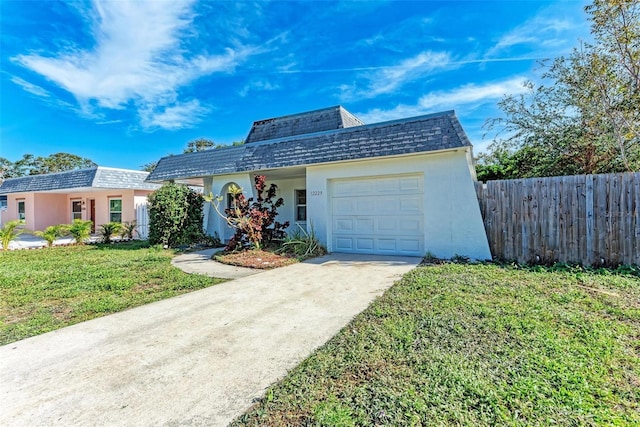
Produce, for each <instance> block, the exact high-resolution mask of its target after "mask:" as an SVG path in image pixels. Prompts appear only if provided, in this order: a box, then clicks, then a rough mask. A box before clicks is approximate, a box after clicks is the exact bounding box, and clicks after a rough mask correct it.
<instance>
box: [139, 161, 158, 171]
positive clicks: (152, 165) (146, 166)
mask: <svg viewBox="0 0 640 427" xmlns="http://www.w3.org/2000/svg"><path fill="white" fill-rule="evenodd" d="M156 166H158V162H157V161H155V162H149V163H145V164H144V165H142V166H140V170H143V171H145V172H153V170H154V169H155V168H156Z"/></svg>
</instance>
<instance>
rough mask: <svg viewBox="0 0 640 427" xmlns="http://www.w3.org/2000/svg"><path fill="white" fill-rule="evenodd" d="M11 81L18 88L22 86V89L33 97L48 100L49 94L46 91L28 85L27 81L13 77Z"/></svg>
mask: <svg viewBox="0 0 640 427" xmlns="http://www.w3.org/2000/svg"><path fill="white" fill-rule="evenodd" d="M11 81H12V82H14V83H15V84H17V85H18V86H22V89H24V90H26V91H27V92H29V93H31V94H33V95H37V96H42V97H44V98H48V97H49V96H51V94H50V93H49V92H48V91H47V90H46V89H43V88H41V87H40V86H38V85H34V84H33V83H29V82H28V81H26V80H24V79H21V78H20V77H16V76H14V77H12V78H11Z"/></svg>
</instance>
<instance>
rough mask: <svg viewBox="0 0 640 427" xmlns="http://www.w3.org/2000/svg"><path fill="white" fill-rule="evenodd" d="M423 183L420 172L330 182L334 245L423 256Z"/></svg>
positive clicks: (335, 247) (338, 248) (334, 247)
mask: <svg viewBox="0 0 640 427" xmlns="http://www.w3.org/2000/svg"><path fill="white" fill-rule="evenodd" d="M423 183H424V178H423V176H422V175H410V176H394V177H373V178H362V179H349V180H334V181H332V182H331V184H330V185H331V214H332V215H331V222H332V225H331V227H332V250H333V251H334V252H349V253H363V254H386V255H416V256H423V255H424V189H423Z"/></svg>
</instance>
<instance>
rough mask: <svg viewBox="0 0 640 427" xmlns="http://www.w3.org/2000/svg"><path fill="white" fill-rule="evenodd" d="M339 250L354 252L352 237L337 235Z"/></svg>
mask: <svg viewBox="0 0 640 427" xmlns="http://www.w3.org/2000/svg"><path fill="white" fill-rule="evenodd" d="M335 244H336V249H335V250H336V251H337V252H353V250H354V247H353V239H352V238H351V237H337V238H336V239H335Z"/></svg>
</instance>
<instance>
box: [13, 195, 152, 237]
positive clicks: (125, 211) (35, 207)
mask: <svg viewBox="0 0 640 427" xmlns="http://www.w3.org/2000/svg"><path fill="white" fill-rule="evenodd" d="M148 193H149V192H148V191H134V190H103V191H93V192H79V193H69V194H61V193H35V194H34V193H16V194H9V195H8V197H7V211H6V212H4V214H3V216H2V220H3V221H4V222H6V221H10V220H13V219H17V218H18V200H24V201H25V216H26V218H25V227H26V228H27V229H29V230H44V229H45V228H47V227H48V226H50V225H57V224H68V223H70V222H71V221H72V213H71V201H72V200H79V201H81V202H84V204H83V205H82V219H85V220H87V219H91V218H90V215H91V213H90V201H91V200H95V203H96V208H95V214H96V218H95V220H96V221H95V226H96V228H98V227H99V226H100V225H102V224H106V223H107V222H109V200H110V199H112V198H113V199H122V221H123V222H127V221H133V220H135V219H136V216H135V204H136V203H141V202H142V203H143V202H145V201H146V196H147V194H148Z"/></svg>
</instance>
